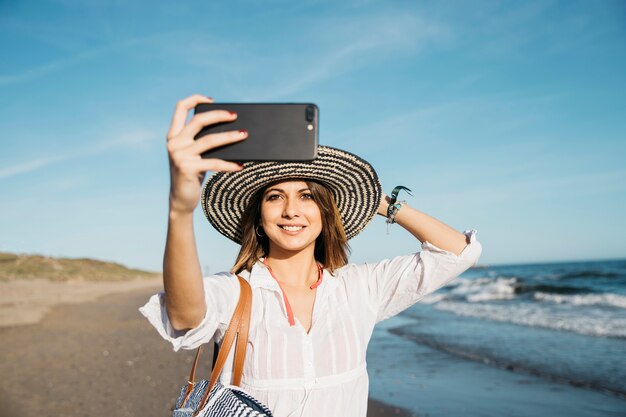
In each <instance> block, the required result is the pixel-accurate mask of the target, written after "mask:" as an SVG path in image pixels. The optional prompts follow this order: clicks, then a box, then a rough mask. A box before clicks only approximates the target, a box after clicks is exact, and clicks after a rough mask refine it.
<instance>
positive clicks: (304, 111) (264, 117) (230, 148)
mask: <svg viewBox="0 0 626 417" xmlns="http://www.w3.org/2000/svg"><path fill="white" fill-rule="evenodd" d="M218 109H219V110H227V111H231V112H235V113H237V119H236V120H235V121H233V122H224V123H218V124H215V125H211V126H207V127H205V128H203V129H202V130H201V131H200V132H199V133H198V134H197V135H196V137H195V139H198V138H201V137H202V136H205V135H208V134H211V133H218V132H225V131H229V130H241V129H243V130H247V131H248V138H247V139H245V140H243V141H241V142H237V143H234V144H230V145H226V146H221V147H219V148H215V149H211V150H210V151H207V152H204V153H203V154H202V157H203V158H220V159H225V160H227V161H311V160H313V159H315V157H316V156H317V142H318V133H317V132H318V127H319V109H318V107H317V106H316V105H315V104H313V103H208V104H199V105H197V106H196V109H195V113H196V114H197V113H201V112H206V111H210V110H218Z"/></svg>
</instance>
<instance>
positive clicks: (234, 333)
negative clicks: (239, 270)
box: [182, 275, 252, 416]
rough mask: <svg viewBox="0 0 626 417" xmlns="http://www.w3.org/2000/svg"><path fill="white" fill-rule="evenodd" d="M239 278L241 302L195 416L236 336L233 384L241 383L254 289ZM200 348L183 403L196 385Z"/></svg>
mask: <svg viewBox="0 0 626 417" xmlns="http://www.w3.org/2000/svg"><path fill="white" fill-rule="evenodd" d="M237 278H238V280H239V288H240V290H241V291H240V294H239V302H238V303H237V307H235V312H234V313H233V317H232V318H231V319H230V323H229V324H228V329H227V330H226V333H225V335H224V338H223V339H222V345H221V347H220V351H219V354H218V355H217V360H216V361H215V365H214V366H213V371H212V372H211V378H210V380H209V386H208V387H207V390H206V391H205V393H204V396H203V397H202V400H201V401H200V403H199V405H198V408H197V409H196V412H195V413H194V416H196V415H197V414H198V412H199V411H200V410H202V409H203V408H204V406H205V405H206V403H207V402H208V400H209V394H210V393H211V390H212V389H213V387H214V386H215V383H216V382H217V379H218V378H219V376H220V374H221V373H222V369H223V368H224V364H225V363H226V359H227V358H228V354H229V353H230V350H231V348H232V346H233V343H234V341H235V337H236V338H237V344H236V346H235V360H234V363H233V385H237V386H238V385H239V384H240V383H241V376H242V374H243V364H244V360H245V358H246V347H247V345H248V330H249V328H250V313H251V310H252V289H251V288H250V284H248V281H246V280H245V279H243V278H242V277H240V276H239V275H237ZM200 349H201V348H198V352H197V353H196V358H195V360H194V363H193V366H192V368H191V373H190V375H189V381H188V382H187V390H186V392H185V397H186V398H185V399H184V400H183V402H182V403H183V404H184V403H185V402H186V401H187V397H188V396H189V394H190V393H191V391H192V389H193V386H194V385H195V380H194V378H195V372H196V367H197V364H198V358H199V357H200Z"/></svg>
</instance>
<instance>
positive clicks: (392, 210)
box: [386, 185, 413, 224]
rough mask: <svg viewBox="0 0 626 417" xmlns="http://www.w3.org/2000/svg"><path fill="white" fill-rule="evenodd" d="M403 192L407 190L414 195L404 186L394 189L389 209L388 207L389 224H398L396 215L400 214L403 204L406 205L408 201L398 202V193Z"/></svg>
mask: <svg viewBox="0 0 626 417" xmlns="http://www.w3.org/2000/svg"><path fill="white" fill-rule="evenodd" d="M402 190H405V191H406V192H407V193H408V194H409V195H411V196H412V195H413V194H411V190H409V189H408V188H406V187H405V186H403V185H398V186H397V187H396V188H394V189H393V191H392V192H391V197H390V200H389V207H387V220H386V222H387V224H394V223H395V222H396V215H397V214H398V211H400V208H402V205H403V204H406V201H396V200H397V199H398V193H399V192H400V191H402Z"/></svg>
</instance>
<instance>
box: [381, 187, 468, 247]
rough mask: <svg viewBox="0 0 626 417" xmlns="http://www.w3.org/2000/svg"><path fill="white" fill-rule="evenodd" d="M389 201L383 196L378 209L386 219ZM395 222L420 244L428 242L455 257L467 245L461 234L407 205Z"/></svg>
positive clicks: (403, 207)
mask: <svg viewBox="0 0 626 417" xmlns="http://www.w3.org/2000/svg"><path fill="white" fill-rule="evenodd" d="M389 201H390V198H389V196H387V195H383V198H382V201H381V203H380V206H379V207H378V214H380V215H381V216H384V217H387V208H388V207H389ZM395 220H396V223H398V224H399V225H400V226H402V227H403V228H405V229H406V230H408V231H409V232H410V233H411V234H412V235H413V236H415V237H416V238H417V239H418V240H419V241H420V242H430V243H431V244H433V245H435V246H437V247H439V248H440V249H443V250H447V251H449V252H452V253H454V254H455V255H460V254H461V252H462V251H463V249H464V248H465V246H466V245H467V244H468V243H469V242H468V241H467V238H466V236H465V235H464V234H463V233H461V232H459V231H457V230H454V229H453V228H452V227H450V226H448V225H447V224H445V223H443V222H441V221H439V220H437V219H435V218H434V217H430V216H429V215H428V214H425V213H422V212H421V211H419V210H416V209H414V208H413V207H411V206H409V205H408V204H402V208H400V210H399V211H398V213H397V214H396V217H395Z"/></svg>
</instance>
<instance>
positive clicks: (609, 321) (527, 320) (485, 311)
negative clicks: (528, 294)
mask: <svg viewBox="0 0 626 417" xmlns="http://www.w3.org/2000/svg"><path fill="white" fill-rule="evenodd" d="M435 308H436V309H437V310H442V311H449V312H452V313H454V314H457V315H460V316H467V317H475V318H480V319H486V320H493V321H500V322H508V323H514V324H519V325H524V326H531V327H544V328H548V329H556V330H564V331H570V332H576V333H581V334H584V335H589V336H611V337H626V317H624V314H623V313H621V314H619V313H615V312H610V311H601V310H598V309H581V308H580V307H576V306H574V305H558V306H557V305H555V306H554V307H553V308H546V307H545V304H544V305H542V304H536V303H522V302H520V303H515V304H504V305H503V304H490V303H466V302H458V301H442V302H440V303H438V304H437V305H436V307H435Z"/></svg>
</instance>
